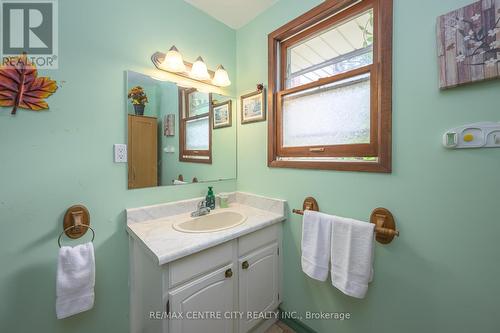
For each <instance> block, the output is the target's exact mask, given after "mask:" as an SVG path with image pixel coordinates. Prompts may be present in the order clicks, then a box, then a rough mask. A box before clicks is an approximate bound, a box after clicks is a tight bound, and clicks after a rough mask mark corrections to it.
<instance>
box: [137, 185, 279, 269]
mask: <svg viewBox="0 0 500 333" xmlns="http://www.w3.org/2000/svg"><path fill="white" fill-rule="evenodd" d="M199 199H200V198H197V199H193V200H185V201H181V202H178V203H169V204H165V205H157V206H150V207H143V208H136V209H130V210H127V231H128V233H129V234H130V236H131V237H133V238H134V239H135V240H136V241H138V242H139V243H140V244H142V245H143V247H144V248H145V249H146V250H147V251H148V252H149V253H150V254H151V255H152V256H153V258H154V259H155V260H156V261H157V262H158V264H159V265H164V264H167V263H169V262H171V261H174V260H177V259H180V258H182V257H185V256H187V255H190V254H194V253H196V252H199V251H202V250H205V249H207V248H210V247H213V246H216V245H219V244H222V243H224V242H227V241H229V240H232V239H235V238H238V237H240V236H243V235H246V234H249V233H251V232H254V231H257V230H259V229H262V228H265V227H267V226H270V225H272V224H275V223H278V222H281V221H284V220H285V215H284V212H285V207H284V206H285V201H283V200H277V199H268V198H264V197H259V196H254V195H251V194H247V193H241V192H236V193H232V194H231V196H230V205H229V208H224V209H221V208H216V209H215V210H214V212H221V211H224V210H229V211H236V212H239V213H241V214H243V215H244V216H246V220H245V222H244V223H242V224H240V225H238V226H236V227H234V228H230V229H226V230H221V231H217V232H209V233H184V232H181V231H177V230H175V229H174V228H173V227H172V225H173V224H174V223H177V222H179V221H185V220H188V219H190V212H191V211H192V207H193V205H194V206H196V203H197V202H199ZM231 201H232V202H231ZM257 207H258V208H257ZM169 208H170V209H169ZM160 211H162V212H163V214H160V213H159V212H160ZM172 211H174V212H175V213H176V215H170V214H169V212H172ZM158 215H164V216H158Z"/></svg>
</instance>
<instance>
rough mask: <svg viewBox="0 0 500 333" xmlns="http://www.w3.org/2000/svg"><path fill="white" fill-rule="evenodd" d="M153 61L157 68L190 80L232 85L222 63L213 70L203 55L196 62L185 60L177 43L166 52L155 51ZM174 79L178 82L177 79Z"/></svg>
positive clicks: (219, 85)
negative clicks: (208, 66)
mask: <svg viewBox="0 0 500 333" xmlns="http://www.w3.org/2000/svg"><path fill="white" fill-rule="evenodd" d="M151 61H152V62H153V64H154V65H155V67H156V68H157V69H159V70H161V71H163V72H167V73H170V74H174V75H177V76H180V77H184V78H186V79H189V80H190V81H193V80H194V81H198V82H201V83H203V84H207V85H210V86H215V87H228V86H229V85H231V81H230V80H229V75H228V74H227V71H226V70H225V69H224V67H223V66H222V65H219V66H218V67H217V70H216V71H215V72H213V71H211V70H209V69H208V68H207V65H206V64H205V62H204V61H203V58H202V57H201V56H200V57H198V58H197V59H196V61H195V62H194V64H192V63H190V62H187V61H184V59H183V58H182V55H181V53H180V52H179V50H178V49H177V48H176V47H175V45H174V46H172V47H171V48H170V50H169V51H168V52H167V53H166V54H165V53H163V52H155V53H154V54H153V55H152V56H151ZM158 74H160V73H158ZM155 75H156V74H155ZM169 81H172V78H170V79H169ZM173 81H175V82H177V80H173ZM184 81H186V80H183V82H184ZM191 85H192V84H191Z"/></svg>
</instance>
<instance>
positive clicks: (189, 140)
mask: <svg viewBox="0 0 500 333" xmlns="http://www.w3.org/2000/svg"><path fill="white" fill-rule="evenodd" d="M208 125H209V124H208V116H207V117H203V118H199V119H195V120H189V121H187V122H186V149H187V150H208V141H209V139H208V134H209V127H208Z"/></svg>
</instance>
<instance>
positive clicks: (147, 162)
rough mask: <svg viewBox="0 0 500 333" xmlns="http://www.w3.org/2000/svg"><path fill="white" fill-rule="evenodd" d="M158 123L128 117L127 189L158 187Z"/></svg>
mask: <svg viewBox="0 0 500 333" xmlns="http://www.w3.org/2000/svg"><path fill="white" fill-rule="evenodd" d="M157 133H158V121H157V119H156V118H155V117H146V116H133V115H129V116H128V188H129V189H132V188H142V187H153V186H158V149H157V144H158V135H157Z"/></svg>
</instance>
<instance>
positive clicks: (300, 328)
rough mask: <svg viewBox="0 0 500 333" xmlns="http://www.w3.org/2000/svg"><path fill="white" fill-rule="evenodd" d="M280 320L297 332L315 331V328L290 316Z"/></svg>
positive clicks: (310, 332)
mask: <svg viewBox="0 0 500 333" xmlns="http://www.w3.org/2000/svg"><path fill="white" fill-rule="evenodd" d="M280 311H281V309H280ZM281 317H282V316H281ZM280 320H281V321H282V322H283V323H285V325H287V326H288V327H290V328H291V329H292V330H294V331H295V332H297V333H317V332H316V331H315V330H313V329H312V328H310V327H309V326H307V325H306V324H304V323H303V322H301V321H300V320H297V319H292V318H281V319H280Z"/></svg>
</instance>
